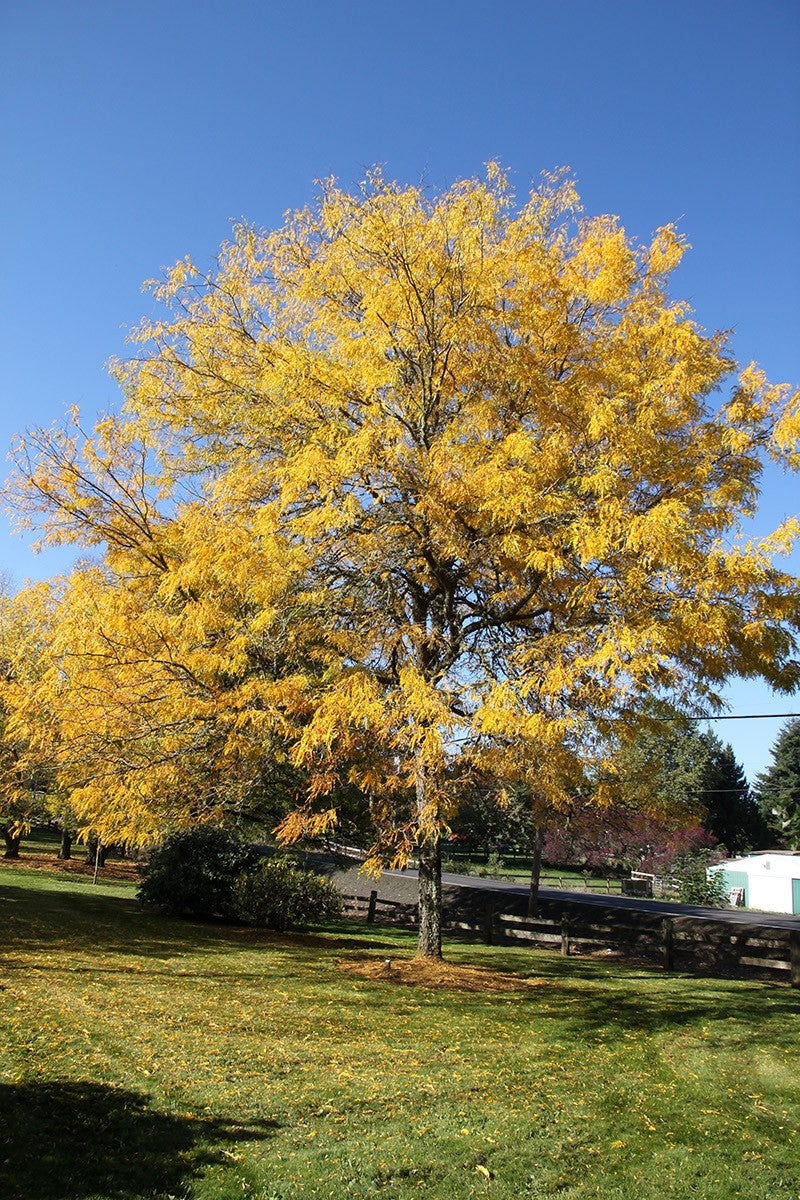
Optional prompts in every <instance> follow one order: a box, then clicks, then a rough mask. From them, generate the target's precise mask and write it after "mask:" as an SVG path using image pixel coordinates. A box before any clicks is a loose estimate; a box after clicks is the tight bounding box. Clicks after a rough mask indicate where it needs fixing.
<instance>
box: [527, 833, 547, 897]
mask: <svg viewBox="0 0 800 1200" xmlns="http://www.w3.org/2000/svg"><path fill="white" fill-rule="evenodd" d="M543 844H544V830H543V829H542V827H541V825H537V826H536V828H535V829H534V831H533V852H532V854H531V885H530V889H529V891H528V916H529V917H538V915H539V879H540V878H541V874H542V846H543Z"/></svg>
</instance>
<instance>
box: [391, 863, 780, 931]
mask: <svg viewBox="0 0 800 1200" xmlns="http://www.w3.org/2000/svg"><path fill="white" fill-rule="evenodd" d="M384 873H385V874H386V875H396V876H402V875H404V876H406V877H407V878H408V877H413V878H416V871H403V872H400V871H386V872H384ZM442 883H443V884H450V885H451V886H453V887H459V888H475V889H478V890H485V891H495V892H510V893H511V894H512V895H514V896H527V894H528V888H527V885H520V884H518V883H510V882H508V881H506V880H503V879H481V878H476V877H475V876H474V875H443V876H442ZM539 896H540V897H541V899H542V900H554V901H558V902H560V903H564V902H565V901H568V902H569V903H570V904H590V905H592V904H593V905H595V906H597V907H599V908H627V909H634V910H635V911H637V912H652V913H658V914H661V915H662V916H665V917H666V916H675V917H707V918H710V919H711V920H713V921H727V922H729V923H730V924H731V925H764V926H767V927H769V928H771V929H800V917H792V916H788V915H784V914H783V913H769V912H757V911H756V910H755V909H750V908H701V907H700V906H699V905H694V904H675V903H670V902H668V901H665V900H640V899H638V898H636V897H634V896H608V895H605V894H603V893H597V892H570V891H567V890H566V889H565V888H540V890H539Z"/></svg>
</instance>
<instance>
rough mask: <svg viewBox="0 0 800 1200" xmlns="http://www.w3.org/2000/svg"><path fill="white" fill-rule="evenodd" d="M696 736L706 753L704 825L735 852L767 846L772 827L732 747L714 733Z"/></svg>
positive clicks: (727, 847)
mask: <svg viewBox="0 0 800 1200" xmlns="http://www.w3.org/2000/svg"><path fill="white" fill-rule="evenodd" d="M697 740H698V742H699V743H700V745H701V747H702V750H703V752H704V754H705V764H704V768H703V779H702V793H701V797H700V798H701V799H702V802H703V805H704V807H705V809H706V815H705V818H704V820H703V825H704V826H705V828H706V829H707V830H708V831H709V833H713V835H714V837H715V838H717V840H718V841H720V842H721V843H722V844H723V845H724V846H725V848H726V849H727V850H728V851H730V853H732V854H740V853H741V852H742V851H745V850H753V849H761V848H764V847H766V846H767V845H768V844H769V842H770V841H771V836H770V831H769V829H768V827H767V824H766V822H765V820H764V817H763V814H762V812H761V809H760V808H759V806H758V804H757V803H756V800H755V798H754V796H753V793H752V791H751V790H750V785H749V784H748V782H747V777H746V776H745V773H744V769H743V767H742V765H741V763H740V762H739V761H738V760H737V758H736V756H735V754H734V752H733V748H732V747H731V745H730V744H729V743H728V744H727V745H723V744H722V742H721V741H720V739H719V738H718V737H717V736H716V734H714V733H702V734H700V735H699V737H698V739H697Z"/></svg>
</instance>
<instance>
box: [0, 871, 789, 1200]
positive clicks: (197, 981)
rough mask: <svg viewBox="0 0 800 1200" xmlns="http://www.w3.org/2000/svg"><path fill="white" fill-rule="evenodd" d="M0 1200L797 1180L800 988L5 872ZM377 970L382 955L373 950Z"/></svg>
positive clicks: (454, 1193) (588, 1190)
mask: <svg viewBox="0 0 800 1200" xmlns="http://www.w3.org/2000/svg"><path fill="white" fill-rule="evenodd" d="M0 930H2V945H1V947H0V950H1V951H2V953H1V954H0V989H2V990H0V1025H2V1039H1V1040H0V1047H1V1049H0V1196H2V1197H3V1198H4V1200H139V1198H144V1197H148V1198H151V1200H152V1198H153V1197H160V1198H162V1200H166V1198H167V1197H181V1198H183V1197H192V1198H197V1200H212V1198H213V1200H223V1198H225V1200H227V1198H231V1200H232V1198H233V1197H237V1198H240V1197H244V1198H249V1200H296V1198H304V1197H312V1196H319V1197H337V1198H338V1197H342V1196H345V1197H359V1198H363V1200H367V1198H371V1197H378V1196H391V1197H410V1196H426V1197H436V1198H439V1197H442V1198H444V1197H448V1198H450V1197H471V1196H493V1197H498V1198H503V1200H511V1198H512V1197H513V1198H515V1200H516V1198H517V1197H536V1198H537V1200H551V1198H552V1200H556V1198H558V1200H588V1198H590V1197H597V1198H599V1197H603V1198H605V1200H642V1198H645V1200H648V1198H653V1200H655V1198H656V1197H659V1198H662V1197H663V1198H665V1200H671V1198H675V1200H678V1198H684V1197H685V1198H687V1200H688V1198H689V1197H692V1198H693V1200H697V1198H703V1200H726V1198H728V1197H734V1196H742V1197H747V1198H748V1200H784V1198H786V1200H789V1198H791V1200H797V1196H798V1193H800V1174H799V1172H798V1160H800V1146H798V1143H799V1142H800V1137H798V1135H797V1133H796V1130H797V1128H798V1125H800V1055H799V1054H798V1043H800V1003H798V1000H799V999H800V998H799V997H798V995H797V993H796V992H794V993H793V992H792V991H791V990H790V989H789V988H787V987H783V986H776V985H768V984H763V983H750V982H738V981H727V980H716V979H714V980H700V979H696V978H691V977H686V976H664V975H662V974H659V973H656V972H648V971H645V970H641V969H633V968H625V967H623V966H620V965H618V964H610V963H604V962H601V961H587V960H578V961H576V960H565V959H562V958H560V957H559V956H557V955H553V954H549V953H545V952H541V951H525V950H509V949H506V948H503V947H484V946H465V945H450V946H448V947H447V962H446V963H445V965H444V966H443V967H442V968H441V969H434V970H432V971H429V972H426V971H425V970H424V969H422V968H421V967H420V966H419V964H415V963H414V962H413V953H414V941H413V938H411V937H410V936H408V935H406V934H403V933H402V932H398V931H387V930H384V929H379V930H375V929H374V927H367V926H363V925H361V926H359V925H341V926H338V927H336V928H331V929H328V930H325V931H322V932H317V933H314V934H306V935H294V936H285V937H279V936H277V935H272V934H269V933H258V932H252V931H248V930H242V929H236V928H233V927H229V926H222V925H220V926H212V925H197V924H191V923H189V922H174V921H167V920H164V919H162V918H158V917H156V916H153V915H150V914H147V913H143V912H141V911H140V910H139V908H138V907H137V905H136V902H135V899H133V895H132V892H131V890H130V889H129V888H126V887H125V886H124V885H122V886H119V885H117V886H113V885H111V886H110V885H104V884H99V885H98V886H97V887H94V888H91V887H87V886H86V884H85V883H83V882H76V881H74V880H71V879H66V880H65V879H51V878H50V877H48V876H46V875H43V874H40V873H35V874H34V873H32V872H27V873H26V872H24V871H19V872H13V871H8V870H5V871H3V873H2V876H0ZM387 958H388V959H389V960H390V963H391V965H390V966H388V967H387V966H386V959H387Z"/></svg>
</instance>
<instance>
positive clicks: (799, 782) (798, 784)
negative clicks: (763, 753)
mask: <svg viewBox="0 0 800 1200" xmlns="http://www.w3.org/2000/svg"><path fill="white" fill-rule="evenodd" d="M755 792H756V798H757V800H758V803H759V806H760V808H761V812H762V814H763V816H764V819H765V821H766V823H767V826H768V828H769V830H770V831H771V833H772V836H773V839H774V840H777V844H778V845H779V846H782V847H785V848H786V849H787V850H800V720H793V721H790V722H789V723H788V724H787V725H785V726H784V728H783V729H782V730H781V732H780V733H779V735H778V738H777V740H776V742H775V745H774V746H773V747H772V764H771V765H770V766H769V767H767V769H766V771H763V772H762V773H761V774H760V775H759V776H758V777H757V778H756V784H755Z"/></svg>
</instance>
